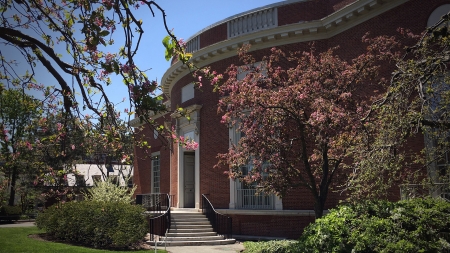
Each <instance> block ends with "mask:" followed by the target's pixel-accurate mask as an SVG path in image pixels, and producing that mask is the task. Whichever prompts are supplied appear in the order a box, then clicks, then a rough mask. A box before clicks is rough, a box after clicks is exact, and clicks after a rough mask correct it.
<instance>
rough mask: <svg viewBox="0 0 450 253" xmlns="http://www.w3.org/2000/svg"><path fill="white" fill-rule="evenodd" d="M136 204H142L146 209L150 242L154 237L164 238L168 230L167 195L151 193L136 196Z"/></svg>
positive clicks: (168, 204) (168, 207)
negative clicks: (148, 215)
mask: <svg viewBox="0 0 450 253" xmlns="http://www.w3.org/2000/svg"><path fill="white" fill-rule="evenodd" d="M136 204H142V206H143V207H144V208H146V209H147V211H146V213H148V214H150V215H151V216H150V217H149V218H148V223H149V232H150V241H153V240H154V239H155V235H158V236H164V235H165V234H167V231H168V230H169V229H170V222H171V219H170V218H171V217H170V215H171V214H170V206H171V205H170V204H171V198H170V195H169V194H165V193H153V194H141V195H136Z"/></svg>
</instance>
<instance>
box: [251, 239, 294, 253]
mask: <svg viewBox="0 0 450 253" xmlns="http://www.w3.org/2000/svg"><path fill="white" fill-rule="evenodd" d="M244 247H245V253H294V252H299V250H298V248H297V247H298V243H297V242H296V241H289V240H276V241H263V242H250V241H248V242H244Z"/></svg>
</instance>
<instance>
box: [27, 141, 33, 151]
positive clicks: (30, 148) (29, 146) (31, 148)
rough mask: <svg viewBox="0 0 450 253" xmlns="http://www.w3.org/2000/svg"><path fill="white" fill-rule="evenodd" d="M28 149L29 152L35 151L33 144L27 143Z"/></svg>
mask: <svg viewBox="0 0 450 253" xmlns="http://www.w3.org/2000/svg"><path fill="white" fill-rule="evenodd" d="M26 144H27V148H28V149H29V150H33V146H31V143H29V142H28V141H27V143H26Z"/></svg>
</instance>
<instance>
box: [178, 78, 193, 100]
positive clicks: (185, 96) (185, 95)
mask: <svg viewBox="0 0 450 253" xmlns="http://www.w3.org/2000/svg"><path fill="white" fill-rule="evenodd" d="M194 91H195V90H194V83H190V84H188V85H186V86H184V87H183V88H181V103H184V102H186V101H188V100H190V99H193V98H194Z"/></svg>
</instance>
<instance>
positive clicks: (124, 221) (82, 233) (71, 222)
mask: <svg viewBox="0 0 450 253" xmlns="http://www.w3.org/2000/svg"><path fill="white" fill-rule="evenodd" d="M143 212H144V209H142V207H140V206H134V205H130V204H126V203H121V202H96V201H82V202H68V203H65V204H63V205H62V206H60V207H58V206H52V207H50V208H49V209H47V210H45V211H44V212H43V213H40V214H39V215H38V217H37V219H36V224H37V226H38V228H40V229H44V230H45V231H46V232H47V233H49V234H50V235H52V236H54V237H55V238H57V239H59V240H63V241H67V242H72V243H80V244H83V245H88V246H92V247H95V248H105V247H117V248H123V247H127V246H130V245H132V244H134V243H136V242H138V241H140V240H142V239H143V238H144V236H145V234H146V232H147V228H146V222H145V219H144V217H143V215H142V213H143Z"/></svg>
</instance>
